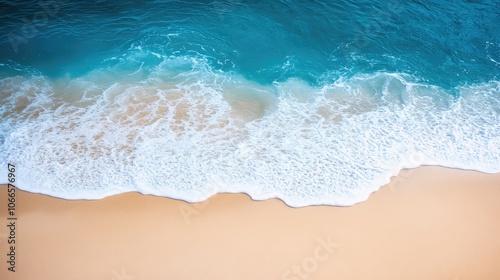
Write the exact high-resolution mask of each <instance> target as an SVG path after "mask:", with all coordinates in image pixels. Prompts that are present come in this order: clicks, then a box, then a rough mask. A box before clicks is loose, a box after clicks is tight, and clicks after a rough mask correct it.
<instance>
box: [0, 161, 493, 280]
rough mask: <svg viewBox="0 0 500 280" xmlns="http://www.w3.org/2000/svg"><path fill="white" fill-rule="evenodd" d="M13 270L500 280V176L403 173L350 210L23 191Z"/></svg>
mask: <svg viewBox="0 0 500 280" xmlns="http://www.w3.org/2000/svg"><path fill="white" fill-rule="evenodd" d="M16 198H17V209H16V216H17V218H18V219H17V221H16V272H10V271H8V270H7V267H8V265H9V264H8V263H7V253H8V252H7V246H8V244H7V237H8V236H9V235H10V234H9V233H8V232H7V229H8V227H7V224H8V223H7V188H6V187H5V186H3V187H1V188H0V214H1V215H0V225H1V227H0V256H1V257H0V259H1V262H0V279H2V280H3V279H5V280H7V279H18V280H21V279H22V280H36V279H48V280H59V279H61V280H63V279H64V280H70V279H82V280H83V279H85V280H91V279H97V280H99V279H103V280H132V279H134V280H151V279H173V280H180V279H217V280H223V279H243V280H244V279H252V280H255V279H277V280H278V279H290V280H298V279H329V280H333V279H335V280H336V279H338V280H347V279H349V280H350V279H384V280H390V279H398V280H402V279H403V280H410V279H419V280H421V279H425V280H432V279H443V280H463V279H474V280H481V279H485V280H486V279H491V280H494V279H500V174H482V173H478V172H472V171H461V170H453V169H446V168H440V167H420V168H417V169H414V170H405V171H402V173H401V174H400V176H398V177H396V178H393V180H392V181H391V183H390V184H389V185H387V186H384V187H383V188H382V189H381V190H380V191H378V192H376V193H374V194H372V195H371V196H370V198H369V199H368V200H367V201H365V202H363V203H360V204H357V205H355V206H352V207H330V206H311V207H305V208H290V207H288V206H286V205H285V204H284V203H283V202H281V201H279V200H276V199H273V200H266V201H252V200H251V199H250V198H249V197H248V196H247V195H244V194H221V195H216V196H214V197H212V198H210V199H209V200H207V201H206V202H204V203H201V204H189V203H186V202H183V201H178V200H173V199H168V198H164V197H154V196H145V195H140V194H138V193H127V194H121V195H116V196H112V197H108V198H105V199H102V200H97V201H68V200H63V199H57V198H52V197H48V196H45V195H40V194H31V193H27V192H23V191H17V196H16Z"/></svg>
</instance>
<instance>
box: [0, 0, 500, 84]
mask: <svg viewBox="0 0 500 280" xmlns="http://www.w3.org/2000/svg"><path fill="white" fill-rule="evenodd" d="M2 2H3V3H4V4H3V5H2V6H3V11H2V20H1V21H2V23H3V24H2V29H1V30H2V34H4V36H3V38H2V44H1V45H0V49H1V50H2V52H1V55H0V60H1V61H2V62H15V63H19V64H21V65H24V66H31V67H34V68H36V69H38V70H39V71H40V72H41V73H42V74H44V75H47V76H49V77H58V76H61V75H70V76H71V77H77V76H81V75H84V74H86V73H88V72H89V71H92V70H93V69H95V68H101V67H107V66H109V65H110V64H112V62H108V63H106V60H107V59H109V58H110V57H114V56H120V55H123V54H125V53H127V52H129V51H130V47H131V46H141V47H142V48H143V50H150V51H153V52H156V53H159V54H162V55H167V56H168V55H189V56H200V57H205V58H207V59H208V61H209V63H210V66H211V67H213V68H214V69H217V70H222V71H236V72H238V73H241V74H242V75H244V76H245V77H247V78H248V79H252V80H255V81H258V82H259V83H263V84H269V83H272V82H273V81H284V80H286V79H289V78H292V77H296V78H300V79H302V80H304V81H307V82H308V83H312V84H320V83H323V82H324V81H325V80H327V81H329V80H331V79H336V78H338V77H339V76H345V75H354V74H357V73H360V72H361V73H374V72H377V71H386V72H403V73H409V74H412V75H415V76H416V77H419V78H420V79H422V80H425V81H428V82H430V83H432V84H435V85H442V86H447V87H450V86H456V85H461V84H471V83H479V82H486V81H489V80H492V79H497V78H498V74H499V64H498V63H500V62H499V61H500V50H499V49H500V5H498V2H496V1H451V0H449V1H441V0H440V1H437V0H434V1H397V0H390V1H373V0H369V1H366V0H365V1H360V0H357V1H241V0H232V1H120V3H119V4H118V3H117V2H116V1H55V0H54V1H23V2H21V1H2ZM44 8H45V9H44ZM6 34H7V36H5V35H6ZM168 34H176V35H175V36H168ZM142 61H145V62H146V63H148V65H149V66H154V65H155V64H157V63H158V62H159V61H158V60H155V57H144V58H143V60H142ZM286 65H291V66H287V67H285V69H283V66H286ZM127 66H131V65H127ZM132 67H133V66H132Z"/></svg>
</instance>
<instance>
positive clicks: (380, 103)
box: [0, 0, 500, 206]
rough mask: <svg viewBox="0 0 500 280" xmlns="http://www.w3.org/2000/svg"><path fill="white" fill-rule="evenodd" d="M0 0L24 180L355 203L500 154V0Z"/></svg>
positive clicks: (111, 190)
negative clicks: (393, 185) (438, 170)
mask: <svg viewBox="0 0 500 280" xmlns="http://www.w3.org/2000/svg"><path fill="white" fill-rule="evenodd" d="M1 3H2V6H1V7H2V8H1V10H0V11H1V13H0V15H1V16H0V22H1V23H2V25H1V27H0V29H1V31H2V34H4V36H3V37H2V38H1V41H0V49H1V52H0V99H1V102H2V103H1V104H2V106H1V109H0V114H1V116H2V121H1V124H0V133H1V134H0V143H1V146H0V151H1V153H0V161H1V162H2V164H5V165H7V163H14V164H16V166H18V170H19V171H18V173H19V174H18V177H19V182H20V186H19V187H21V188H23V189H26V190H29V191H33V192H41V193H46V194H50V195H53V196H58V197H64V198H69V199H77V198H100V197H103V196H107V195H111V194H115V193H121V192H127V191H140V192H143V193H152V194H156V195H163V196H169V197H175V198H181V199H185V200H189V201H199V200H203V199H206V198H207V197H209V196H210V195H212V194H214V193H217V192H246V193H248V194H250V195H251V196H252V197H254V198H255V199H265V198H270V197H279V198H281V199H283V200H284V201H285V202H286V203H288V204H289V205H292V206H305V205H312V204H328V205H351V204H353V203H356V202H359V201H362V200H364V199H366V198H367V196H368V195H369V194H370V193H371V192H373V191H375V190H377V189H378V188H379V187H380V186H382V185H383V184H385V183H387V182H388V179H389V178H390V176H392V175H395V174H397V172H398V171H399V170H400V169H401V168H409V167H416V166H419V165H430V164H432V165H443V166H448V167H456V168H463V169H473V170H479V171H483V172H499V171H500V121H499V116H500V82H499V73H500V71H499V70H500V32H499V30H500V6H499V5H498V3H496V2H495V1H437V0H434V1H430V0H425V1H424V0H422V1H397V0H392V1H374V0H370V1H241V0H232V1H211V2H202V1H121V2H120V3H119V4H117V3H115V2H114V1H24V2H23V3H17V1H15V2H14V1H2V2H1ZM0 172H2V173H0V174H1V175H2V177H0V178H6V177H5V175H6V174H5V172H6V171H5V170H2V171H0ZM0 181H2V182H3V181H6V179H4V180H0Z"/></svg>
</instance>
